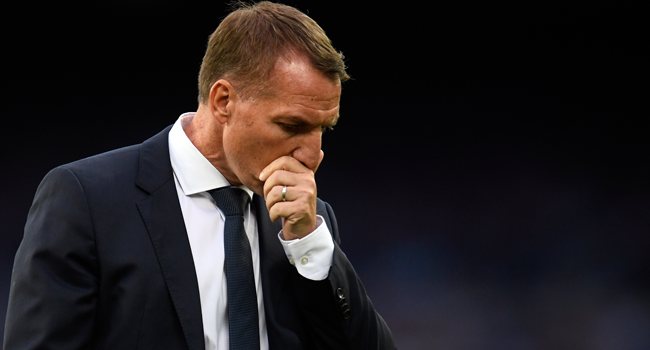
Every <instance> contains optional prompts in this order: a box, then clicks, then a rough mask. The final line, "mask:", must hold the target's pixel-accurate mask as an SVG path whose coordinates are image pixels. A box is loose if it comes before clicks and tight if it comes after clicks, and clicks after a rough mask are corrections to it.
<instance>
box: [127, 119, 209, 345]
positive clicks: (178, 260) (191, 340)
mask: <svg viewBox="0 0 650 350" xmlns="http://www.w3.org/2000/svg"><path fill="white" fill-rule="evenodd" d="M170 129H171V127H168V128H166V129H165V130H163V131H162V132H160V133H159V134H157V135H156V136H154V137H152V138H151V139H149V140H147V141H145V142H144V143H143V144H142V147H141V148H140V160H139V167H138V175H137V178H136V185H138V187H140V188H142V189H143V190H145V191H146V192H148V193H149V196H148V197H147V198H146V199H144V200H143V201H141V202H140V203H138V209H139V210H140V214H141V215H142V219H143V220H144V223H145V225H146V227H147V230H148V231H149V236H150V238H151V242H152V244H153V246H154V249H155V251H156V255H157V257H158V263H159V264H160V267H161V270H162V273H163V275H164V277H165V281H166V283H167V289H168V291H169V295H170V296H171V299H172V301H173V303H174V307H175V309H176V313H177V315H178V319H179V321H180V324H181V327H182V328H183V333H184V334H185V340H186V342H187V345H188V348H189V349H190V350H204V349H205V343H204V337H203V320H202V316H201V301H200V297H199V287H198V281H197V279H196V272H195V271H196V270H195V267H194V261H193V259H192V251H191V248H190V243H189V240H188V238H187V231H186V230H185V223H184V221H183V215H182V212H181V208H180V204H179V202H178V194H177V192H176V185H175V184H174V177H173V171H172V167H171V161H170V159H169V144H168V134H169V130H170Z"/></svg>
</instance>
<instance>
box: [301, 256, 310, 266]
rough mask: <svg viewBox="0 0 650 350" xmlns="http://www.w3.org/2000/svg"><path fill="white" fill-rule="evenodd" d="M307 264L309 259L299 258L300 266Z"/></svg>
mask: <svg viewBox="0 0 650 350" xmlns="http://www.w3.org/2000/svg"><path fill="white" fill-rule="evenodd" d="M308 262H309V259H307V257H306V256H303V257H302V258H300V263H301V264H303V265H307V263H308Z"/></svg>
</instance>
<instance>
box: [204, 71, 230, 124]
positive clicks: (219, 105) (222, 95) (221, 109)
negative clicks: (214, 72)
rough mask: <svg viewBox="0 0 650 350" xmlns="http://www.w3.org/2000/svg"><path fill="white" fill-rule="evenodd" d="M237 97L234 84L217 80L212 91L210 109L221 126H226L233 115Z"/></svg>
mask: <svg viewBox="0 0 650 350" xmlns="http://www.w3.org/2000/svg"><path fill="white" fill-rule="evenodd" d="M235 100H236V97H235V94H234V89H233V87H232V84H230V82H229V81H227V80H225V79H219V80H217V82H216V83H214V85H212V88H211V89H210V100H209V101H208V107H209V108H210V112H212V115H213V116H214V117H215V118H216V119H217V121H218V122H219V123H221V124H225V123H226V122H227V121H228V118H229V117H230V116H231V115H232V111H233V109H234V103H235Z"/></svg>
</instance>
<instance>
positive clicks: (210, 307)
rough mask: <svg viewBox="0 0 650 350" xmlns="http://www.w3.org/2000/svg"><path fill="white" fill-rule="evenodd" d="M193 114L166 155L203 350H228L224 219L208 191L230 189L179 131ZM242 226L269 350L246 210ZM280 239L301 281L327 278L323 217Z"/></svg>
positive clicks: (173, 134) (264, 347)
mask: <svg viewBox="0 0 650 350" xmlns="http://www.w3.org/2000/svg"><path fill="white" fill-rule="evenodd" d="M194 115H195V113H185V114H183V115H181V116H180V117H179V118H178V120H177V121H176V123H175V124H174V126H173V127H172V129H171V131H170V132H169V155H170V158H171V163H172V168H173V170H174V181H175V184H176V191H177V193H178V200H179V202H180V206H181V211H182V213H183V220H184V221H185V228H186V230H187V235H188V238H189V241H190V247H191V250H192V257H193V259H194V267H195V269H196V277H197V280H198V284H199V295H200V298H201V313H202V317H203V333H204V338H205V348H206V350H228V349H229V334H228V312H227V311H228V300H227V295H228V294H227V284H226V276H225V270H224V258H225V256H224V248H223V230H224V225H225V217H224V215H223V213H222V212H221V210H219V209H218V208H216V204H215V202H214V199H212V196H210V194H208V193H207V192H206V191H209V190H212V189H215V188H220V187H225V186H230V183H229V182H228V180H226V178H225V177H224V176H223V175H222V174H221V173H220V172H219V170H217V168H215V167H214V166H213V165H212V163H210V162H209V161H208V160H207V159H206V158H205V157H204V156H203V155H202V154H201V152H199V150H198V149H196V147H194V144H192V142H191V141H190V139H189V138H188V137H187V135H186V134H185V132H184V131H183V130H184V129H185V128H186V127H187V126H188V125H189V124H190V123H191V122H192V118H194ZM240 188H242V189H243V190H245V191H246V192H247V193H248V194H249V195H250V196H251V198H252V196H253V192H252V191H251V190H250V189H248V188H246V187H244V186H240ZM244 227H245V229H246V235H247V236H248V241H249V243H250V245H251V253H252V258H253V273H254V275H255V288H256V291H257V307H258V315H259V319H260V320H259V321H260V324H259V326H260V327H259V329H260V350H268V348H269V345H268V336H267V330H266V319H265V315H264V300H263V299H262V279H261V276H260V254H259V240H258V232H257V222H256V219H255V213H254V212H252V208H251V206H250V205H249V206H248V207H247V209H246V211H245V213H244ZM278 239H279V240H280V242H281V244H282V246H283V248H284V251H285V254H286V255H287V259H288V260H289V263H291V264H292V265H294V266H295V267H296V269H297V270H298V272H299V273H300V274H301V275H302V276H304V277H305V278H309V279H312V280H323V279H325V278H327V276H328V274H329V269H330V267H331V265H332V255H333V253H334V242H333V241H332V237H331V235H330V232H329V229H328V228H327V225H323V218H322V217H320V216H318V227H317V228H316V230H315V231H314V232H312V233H310V234H309V235H307V236H305V237H304V238H302V239H296V240H291V241H285V240H284V239H283V236H282V231H280V232H279V233H278ZM188 273H190V272H189V271H188Z"/></svg>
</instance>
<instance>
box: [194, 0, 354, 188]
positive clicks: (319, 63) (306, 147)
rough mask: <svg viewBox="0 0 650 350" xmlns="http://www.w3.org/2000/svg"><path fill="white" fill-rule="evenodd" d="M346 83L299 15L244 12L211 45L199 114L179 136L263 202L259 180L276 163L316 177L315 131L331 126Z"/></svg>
mask: <svg viewBox="0 0 650 350" xmlns="http://www.w3.org/2000/svg"><path fill="white" fill-rule="evenodd" d="M347 79H349V77H348V75H347V74H346V73H345V66H344V64H343V60H342V55H341V54H340V53H337V52H336V51H335V50H334V48H333V47H332V45H331V43H330V41H329V39H328V38H327V36H325V33H324V32H323V30H322V29H321V28H320V27H319V26H318V25H317V24H316V23H315V22H314V21H313V20H312V19H310V18H309V17H307V16H306V15H305V14H303V13H302V12H300V11H298V10H296V9H293V8H291V7H288V6H285V5H280V4H273V3H269V2H262V3H258V4H256V5H252V6H244V7H242V8H240V9H239V10H236V11H235V12H233V13H232V14H230V15H229V16H228V17H226V19H224V21H223V22H222V23H221V25H220V26H219V28H217V30H216V31H215V33H214V34H213V35H212V36H211V37H210V41H209V43H208V49H207V52H206V55H205V58H204V59H203V65H202V67H201V73H200V76H199V86H200V104H199V109H198V111H197V115H196V117H195V118H194V120H193V121H192V123H191V124H190V126H188V127H187V128H186V129H185V132H186V133H187V135H188V137H190V140H191V141H192V142H193V143H194V145H195V146H196V147H197V148H198V149H199V151H200V152H201V153H202V154H203V155H204V156H205V157H206V158H207V159H208V160H209V161H210V162H211V163H212V164H213V165H214V166H215V167H216V168H217V169H219V171H220V172H221V173H222V174H223V175H224V176H225V177H226V179H228V181H229V182H230V183H231V184H233V185H239V184H243V185H245V186H247V187H248V188H250V189H251V190H253V191H254V192H255V193H257V194H260V195H262V191H263V187H264V183H265V180H264V181H262V180H260V176H259V175H260V172H261V171H262V170H263V169H265V168H266V167H267V166H269V164H271V163H274V162H276V161H277V160H278V159H285V160H287V159H289V160H290V161H293V162H294V163H293V164H294V165H297V168H296V167H294V171H302V172H310V171H311V172H315V171H316V169H317V168H318V166H319V164H320V162H321V160H322V158H323V153H322V151H321V131H322V130H323V129H325V128H328V127H331V126H333V125H334V124H336V121H337V120H338V116H339V99H340V95H341V82H342V81H345V80H347ZM287 157H288V158H287ZM296 160H297V161H298V162H295V161H296ZM274 164H277V163H274ZM298 168H299V169H298ZM296 169H298V170H296ZM312 177H313V175H312Z"/></svg>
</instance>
